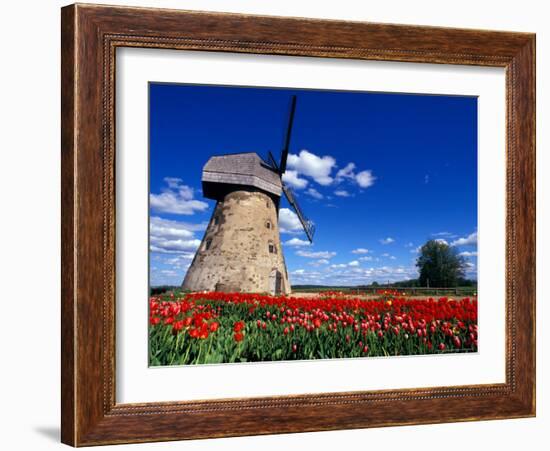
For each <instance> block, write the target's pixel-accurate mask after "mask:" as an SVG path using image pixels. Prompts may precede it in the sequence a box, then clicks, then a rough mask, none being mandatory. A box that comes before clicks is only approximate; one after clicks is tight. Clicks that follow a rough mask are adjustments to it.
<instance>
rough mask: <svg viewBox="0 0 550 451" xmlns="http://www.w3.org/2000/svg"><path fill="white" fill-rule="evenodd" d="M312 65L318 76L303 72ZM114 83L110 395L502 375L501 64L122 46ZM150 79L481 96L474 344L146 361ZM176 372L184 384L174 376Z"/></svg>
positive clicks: (267, 391)
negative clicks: (416, 353) (400, 351)
mask: <svg viewBox="0 0 550 451" xmlns="http://www.w3.org/2000/svg"><path fill="white" fill-rule="evenodd" d="M313 73H314V74H315V77H314V78H312V77H311V76H310V75H309V74H313ZM116 80H117V86H116V90H115V91H116V96H117V100H116V102H117V103H116V111H117V118H116V124H117V130H116V142H117V149H116V152H117V159H116V161H117V169H116V171H117V173H116V174H117V184H116V185H117V236H118V239H117V306H116V311H117V333H116V343H117V377H116V380H117V387H116V390H117V395H116V399H117V401H118V402H121V403H131V402H154V401H176V400H180V399H211V398H232V397H233V398H236V397H237V398H238V397H246V396H270V395H277V396H279V395H287V394H304V393H323V392H339V391H340V392H345V391H359V390H380V389H393V388H415V387H436V386H445V385H468V384H490V383H501V382H504V381H505V358H504V345H505V338H504V329H505V327H504V313H505V305H504V300H505V294H504V274H505V265H504V259H505V253H504V251H505V239H504V231H505V216H506V215H505V197H504V186H505V168H506V163H505V158H504V157H505V151H504V149H505V142H504V137H505V130H506V121H505V79H504V70H503V69H501V68H478V67H471V66H443V65H440V64H403V63H390V62H379V61H368V62H365V61H348V62H346V61H342V60H334V59H332V60H330V59H329V60H327V59H322V58H303V57H302V58H298V57H283V56H272V55H234V54H233V55H231V54H230V55H222V56H220V55H219V54H215V53H212V52H182V51H174V50H159V49H136V48H131V49H127V48H126V49H120V50H118V51H117V74H116ZM151 80H154V81H162V82H179V83H182V82H186V83H206V84H213V85H216V84H217V85H220V84H221V85H226V84H241V85H246V86H252V85H255V86H279V87H282V86H284V87H294V88H322V89H347V90H357V91H366V90H372V91H382V92H408V93H430V94H448V95H470V96H479V97H478V112H479V114H478V118H479V130H480V133H479V139H478V142H479V158H478V161H479V163H478V169H479V205H478V207H479V227H478V235H479V237H480V238H479V252H480V255H481V256H480V259H479V262H478V267H479V278H480V285H479V287H478V288H479V289H478V295H479V299H480V302H479V326H480V351H479V352H477V353H469V354H449V355H446V356H424V357H422V358H420V359H419V358H418V357H410V358H407V357H401V358H377V359H372V358H370V359H333V360H317V361H301V362H269V363H266V362H264V363H252V364H236V365H227V364H226V365H192V366H189V365H187V366H182V367H179V368H175V367H168V368H147V365H146V362H147V345H146V343H147V337H148V326H147V322H146V319H147V302H146V300H147V298H146V293H147V263H148V249H147V218H148V213H149V210H148V208H149V205H148V202H147V191H148V181H147V179H148V160H149V158H148V157H149V149H148V139H147V138H148V133H147V131H148V114H147V110H148V82H149V81H151ZM138 193H141V195H138ZM136 281H141V283H139V282H136ZM419 367H420V368H419ZM182 380H185V384H181V383H179V382H180V381H182ZM220 380H223V381H224V383H223V384H222V385H221V386H220V384H218V383H217V381H220Z"/></svg>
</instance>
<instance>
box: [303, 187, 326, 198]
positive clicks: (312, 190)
mask: <svg viewBox="0 0 550 451" xmlns="http://www.w3.org/2000/svg"><path fill="white" fill-rule="evenodd" d="M306 194H309V195H310V196H311V197H313V198H315V199H322V198H323V195H322V194H321V193H320V192H319V191H317V190H316V189H315V188H309V189H308V190H307V191H306Z"/></svg>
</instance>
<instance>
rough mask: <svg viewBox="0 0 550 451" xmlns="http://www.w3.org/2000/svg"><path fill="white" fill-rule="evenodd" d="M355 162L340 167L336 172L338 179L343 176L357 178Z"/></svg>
mask: <svg viewBox="0 0 550 451" xmlns="http://www.w3.org/2000/svg"><path fill="white" fill-rule="evenodd" d="M354 170H355V163H348V164H347V165H346V167H345V168H342V169H340V170H339V171H338V172H337V173H336V180H337V181H339V180H340V179H343V178H348V179H355V173H354Z"/></svg>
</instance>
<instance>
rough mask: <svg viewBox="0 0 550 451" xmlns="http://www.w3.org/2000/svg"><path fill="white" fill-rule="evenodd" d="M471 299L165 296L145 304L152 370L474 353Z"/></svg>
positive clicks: (474, 307)
mask: <svg viewBox="0 0 550 451" xmlns="http://www.w3.org/2000/svg"><path fill="white" fill-rule="evenodd" d="M477 339H478V327H477V299H476V298H475V297H474V298H461V299H451V298H446V297H444V298H435V299H434V298H425V299H417V298H407V297H405V296H403V294H402V293H399V292H396V291H388V290H380V291H379V292H378V294H377V295H376V296H375V297H369V298H366V297H365V296H360V295H358V294H353V295H349V294H345V293H338V292H323V293H320V294H318V295H317V296H313V297H274V296H267V295H257V294H243V293H179V292H170V293H165V294H162V295H159V296H153V297H151V298H150V300H149V364H150V365H151V366H163V365H184V364H208V363H232V362H259V361H279V360H310V359H331V358H357V357H381V356H399V355H419V354H441V353H449V352H472V351H477V345H478V342H477Z"/></svg>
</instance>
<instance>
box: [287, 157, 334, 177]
mask: <svg viewBox="0 0 550 451" xmlns="http://www.w3.org/2000/svg"><path fill="white" fill-rule="evenodd" d="M287 165H288V166H289V167H290V168H292V169H294V170H296V171H298V172H299V173H301V174H303V175H307V176H309V177H311V178H312V179H313V180H315V181H316V182H317V183H319V184H320V185H324V186H327V185H330V184H331V183H332V181H333V178H332V177H331V176H330V173H331V171H332V168H333V167H334V166H335V165H336V160H335V159H334V158H332V157H331V156H328V155H326V156H323V157H319V156H317V155H315V154H313V153H311V152H308V151H307V150H301V151H300V153H299V154H298V155H294V154H290V155H289V156H288V160H287ZM287 172H288V171H287Z"/></svg>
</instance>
